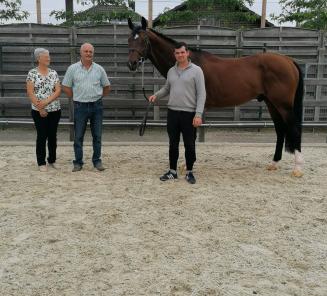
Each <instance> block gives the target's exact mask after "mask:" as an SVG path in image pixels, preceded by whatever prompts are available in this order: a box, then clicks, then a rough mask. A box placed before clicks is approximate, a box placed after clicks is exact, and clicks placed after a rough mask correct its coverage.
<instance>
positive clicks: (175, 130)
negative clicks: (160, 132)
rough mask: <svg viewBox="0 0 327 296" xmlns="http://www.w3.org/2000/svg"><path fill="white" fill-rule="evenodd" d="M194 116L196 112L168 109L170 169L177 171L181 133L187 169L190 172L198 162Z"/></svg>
mask: <svg viewBox="0 0 327 296" xmlns="http://www.w3.org/2000/svg"><path fill="white" fill-rule="evenodd" d="M194 116H195V113H194V112H186V111H175V110H170V109H168V115H167V132H168V136H169V164H170V169H173V170H176V169H177V161H178V157H179V141H180V134H181V133H182V135H183V142H184V147H185V160H186V169H187V170H189V171H191V170H192V169H193V164H194V162H195V161H196V155H195V140H196V128H195V127H194V126H193V118H194Z"/></svg>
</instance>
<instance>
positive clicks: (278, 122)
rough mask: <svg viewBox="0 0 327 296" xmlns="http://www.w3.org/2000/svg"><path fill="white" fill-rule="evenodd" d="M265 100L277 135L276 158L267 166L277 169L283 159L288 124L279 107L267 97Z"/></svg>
mask: <svg viewBox="0 0 327 296" xmlns="http://www.w3.org/2000/svg"><path fill="white" fill-rule="evenodd" d="M265 102H266V104H267V107H268V110H269V113H270V116H271V118H272V120H273V122H274V127H275V131H276V135H277V141H276V148H275V154H274V158H273V161H272V162H271V164H270V165H268V167H267V169H268V170H270V171H272V170H277V163H278V162H279V161H280V160H281V159H282V153H283V146H284V139H285V128H286V126H285V123H284V121H283V118H282V117H281V115H280V114H279V112H278V111H277V109H276V108H275V107H274V106H273V105H272V104H271V103H270V102H269V101H268V100H267V99H266V100H265Z"/></svg>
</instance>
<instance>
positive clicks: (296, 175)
mask: <svg viewBox="0 0 327 296" xmlns="http://www.w3.org/2000/svg"><path fill="white" fill-rule="evenodd" d="M292 176H293V177H296V178H300V177H302V176H303V172H302V171H299V170H294V171H293V172H292Z"/></svg>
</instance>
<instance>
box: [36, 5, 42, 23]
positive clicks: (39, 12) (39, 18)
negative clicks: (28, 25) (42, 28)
mask: <svg viewBox="0 0 327 296" xmlns="http://www.w3.org/2000/svg"><path fill="white" fill-rule="evenodd" d="M36 18H37V23H38V24H41V23H42V19H41V0H36Z"/></svg>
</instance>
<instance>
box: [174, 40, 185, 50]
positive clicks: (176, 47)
mask: <svg viewBox="0 0 327 296" xmlns="http://www.w3.org/2000/svg"><path fill="white" fill-rule="evenodd" d="M183 46H184V47H185V49H186V50H188V46H187V44H186V43H185V42H177V43H176V44H175V49H180V48H182V47H183Z"/></svg>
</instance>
